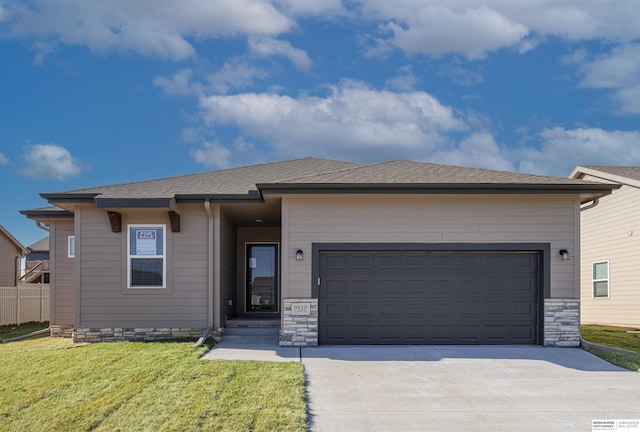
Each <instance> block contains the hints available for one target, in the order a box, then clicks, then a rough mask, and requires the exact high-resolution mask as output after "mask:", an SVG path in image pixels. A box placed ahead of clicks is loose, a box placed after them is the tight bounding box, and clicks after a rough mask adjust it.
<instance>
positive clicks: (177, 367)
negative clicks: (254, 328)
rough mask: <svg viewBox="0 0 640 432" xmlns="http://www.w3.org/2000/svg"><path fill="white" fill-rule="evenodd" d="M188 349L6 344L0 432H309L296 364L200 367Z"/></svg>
mask: <svg viewBox="0 0 640 432" xmlns="http://www.w3.org/2000/svg"><path fill="white" fill-rule="evenodd" d="M191 345H192V343H187V342H153V343H141V342H140V343H138V342H136V343H134V342H117V343H101V344H94V345H86V344H73V343H72V342H71V341H70V340H69V339H54V338H49V337H42V338H38V339H29V340H25V341H20V342H12V343H8V344H2V345H0V430H7V431H9V430H16V431H17V430H24V431H154V432H155V431H227V430H230V431H245V430H247V431H248V430H252V431H271V430H281V431H304V430H306V405H305V389H304V373H303V370H302V365H301V364H300V363H268V362H240V361H235V362H233V361H205V360H200V359H199V356H201V355H202V354H204V352H205V351H206V347H203V348H197V349H194V348H192V347H191Z"/></svg>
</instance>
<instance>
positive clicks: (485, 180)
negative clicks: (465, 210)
mask: <svg viewBox="0 0 640 432" xmlns="http://www.w3.org/2000/svg"><path fill="white" fill-rule="evenodd" d="M277 183H289V184H432V185H441V184H457V185H462V184H465V185H470V184H522V185H525V184H532V185H551V184H554V185H576V184H593V183H592V182H585V181H576V180H572V179H568V178H565V177H549V176H541V175H533V174H522V173H516V172H510V171H496V170H489V169H482V168H470V167H462V166H453V165H441V164H434V163H426V162H415V161H408V160H393V161H387V162H381V163H375V164H370V165H358V166H353V167H349V168H346V169H343V170H340V171H333V172H326V173H321V174H310V175H307V176H305V177H298V178H292V179H287V180H282V181H278V182H277Z"/></svg>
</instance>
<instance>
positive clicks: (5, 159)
mask: <svg viewBox="0 0 640 432" xmlns="http://www.w3.org/2000/svg"><path fill="white" fill-rule="evenodd" d="M9 162H10V161H9V158H8V157H6V156H5V155H3V154H2V153H0V165H8V164H9Z"/></svg>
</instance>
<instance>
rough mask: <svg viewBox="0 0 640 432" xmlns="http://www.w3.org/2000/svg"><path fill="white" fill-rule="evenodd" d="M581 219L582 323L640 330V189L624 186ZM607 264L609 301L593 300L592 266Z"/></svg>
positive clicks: (588, 178)
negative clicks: (596, 262)
mask: <svg viewBox="0 0 640 432" xmlns="http://www.w3.org/2000/svg"><path fill="white" fill-rule="evenodd" d="M584 180H592V181H601V179H596V178H594V177H591V176H586V177H585V178H584ZM581 218H582V239H581V242H582V260H583V261H582V271H581V296H582V302H581V308H582V309H581V318H582V322H583V323H590V324H613V325H623V326H624V325H628V326H640V189H638V188H635V187H632V186H622V187H621V188H620V189H618V190H614V191H613V193H612V194H611V195H609V196H605V197H603V198H601V199H600V203H599V204H598V206H596V207H594V208H592V209H588V210H585V211H583V212H582V214H581ZM604 260H609V272H610V286H609V289H610V291H609V294H610V298H593V291H592V263H593V262H595V261H604Z"/></svg>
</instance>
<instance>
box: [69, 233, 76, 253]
mask: <svg viewBox="0 0 640 432" xmlns="http://www.w3.org/2000/svg"><path fill="white" fill-rule="evenodd" d="M75 257H76V236H68V237H67V258H75Z"/></svg>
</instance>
